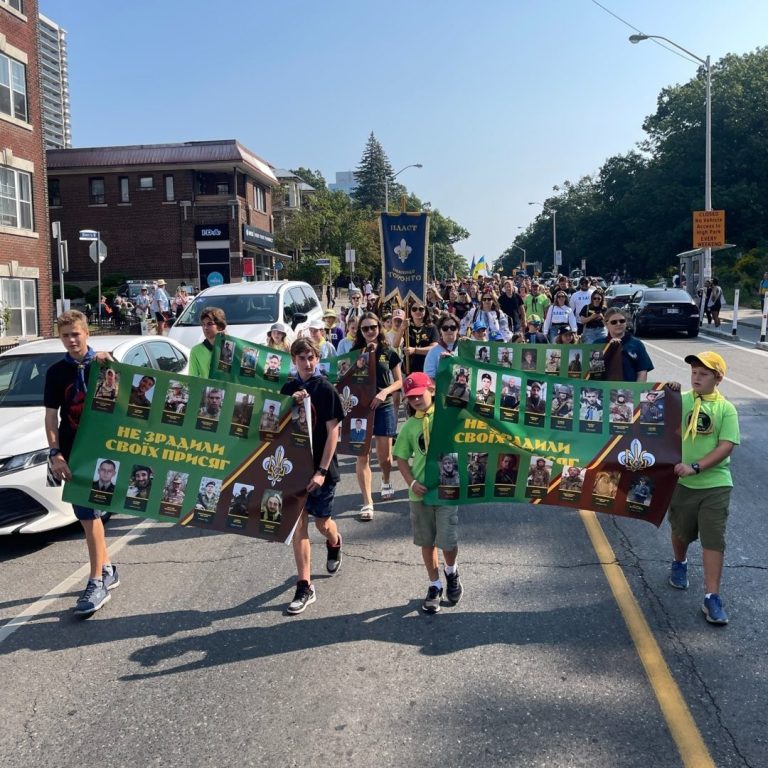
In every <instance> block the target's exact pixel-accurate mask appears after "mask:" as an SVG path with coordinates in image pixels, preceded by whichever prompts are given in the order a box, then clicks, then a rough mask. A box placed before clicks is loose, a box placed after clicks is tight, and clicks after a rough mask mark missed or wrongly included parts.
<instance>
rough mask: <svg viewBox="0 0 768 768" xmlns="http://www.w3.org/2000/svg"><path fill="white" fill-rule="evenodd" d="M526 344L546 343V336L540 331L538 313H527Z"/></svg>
mask: <svg viewBox="0 0 768 768" xmlns="http://www.w3.org/2000/svg"><path fill="white" fill-rule="evenodd" d="M525 343H526V344H546V343H547V337H546V336H545V335H544V334H543V333H542V332H541V318H540V317H539V316H538V315H535V314H534V315H528V330H527V331H526V334H525Z"/></svg>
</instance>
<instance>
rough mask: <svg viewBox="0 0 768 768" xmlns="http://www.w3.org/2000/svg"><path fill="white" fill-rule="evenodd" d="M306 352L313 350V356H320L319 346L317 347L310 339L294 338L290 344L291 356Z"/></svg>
mask: <svg viewBox="0 0 768 768" xmlns="http://www.w3.org/2000/svg"><path fill="white" fill-rule="evenodd" d="M307 352H314V354H315V357H317V358H318V359H319V358H320V347H318V346H317V344H315V343H314V342H313V341H312V340H311V339H307V338H301V339H296V341H294V342H293V344H291V357H296V356H297V355H302V354H306V353H307Z"/></svg>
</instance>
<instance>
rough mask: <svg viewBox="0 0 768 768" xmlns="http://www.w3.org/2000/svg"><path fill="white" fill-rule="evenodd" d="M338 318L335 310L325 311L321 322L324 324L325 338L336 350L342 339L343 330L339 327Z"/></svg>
mask: <svg viewBox="0 0 768 768" xmlns="http://www.w3.org/2000/svg"><path fill="white" fill-rule="evenodd" d="M338 320H339V316H338V314H337V313H336V310H335V309H326V310H325V312H323V322H324V323H325V336H326V338H327V339H328V341H330V342H331V344H333V348H334V349H337V350H338V347H339V342H340V341H341V340H342V339H343V338H344V329H343V328H342V327H341V326H340V325H339V322H338Z"/></svg>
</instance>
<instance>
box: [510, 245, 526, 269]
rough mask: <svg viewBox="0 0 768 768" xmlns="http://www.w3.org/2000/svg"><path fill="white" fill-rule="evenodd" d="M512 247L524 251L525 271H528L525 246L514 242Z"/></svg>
mask: <svg viewBox="0 0 768 768" xmlns="http://www.w3.org/2000/svg"><path fill="white" fill-rule="evenodd" d="M512 247H513V248H517V250H518V251H522V252H523V271H526V270H527V267H528V259H527V258H526V251H525V248H521V247H520V246H519V245H515V244H514V243H512Z"/></svg>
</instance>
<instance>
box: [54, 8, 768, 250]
mask: <svg viewBox="0 0 768 768" xmlns="http://www.w3.org/2000/svg"><path fill="white" fill-rule="evenodd" d="M600 2H601V4H602V5H604V6H606V7H607V8H608V9H609V10H610V11H612V12H613V13H615V14H617V15H618V16H620V17H622V18H623V19H625V20H626V21H628V22H629V23H630V24H631V25H632V26H633V27H634V28H635V29H637V30H640V31H642V32H644V33H646V34H657V35H663V36H665V37H668V38H670V39H672V40H674V41H675V42H677V43H678V44H680V45H682V46H684V47H685V48H688V49H689V50H691V51H693V52H694V53H695V54H696V55H698V56H700V57H701V58H705V57H706V56H707V55H710V56H711V57H712V60H713V61H716V60H717V59H719V58H720V57H722V56H723V55H725V54H726V53H737V54H742V53H746V52H748V51H751V50H754V49H755V48H756V47H757V46H759V45H764V44H766V31H768V2H766V0H727V2H723V0H600ZM40 10H41V12H42V13H44V14H45V15H47V16H49V17H50V18H51V19H53V20H54V21H56V22H58V23H59V24H61V25H62V26H63V27H64V28H65V29H66V30H67V32H68V46H69V65H70V70H69V74H70V95H71V106H72V137H73V144H74V145H75V146H81V147H82V146H100V145H119V144H151V143H163V142H176V141H193V140H205V139H224V138H235V139H238V140H239V141H241V142H242V143H243V144H244V145H245V146H247V147H248V148H249V149H251V150H252V151H254V152H256V153H257V154H258V155H260V156H261V157H263V158H264V159H265V160H267V161H268V162H270V163H272V164H273V165H275V166H277V167H283V168H296V167H298V166H305V167H308V168H312V169H319V170H321V171H322V172H323V174H324V176H325V177H326V179H327V180H328V181H333V180H334V178H335V172H336V171H342V170H353V169H354V168H355V166H356V165H357V163H358V161H359V159H360V156H361V154H362V151H363V148H364V145H365V142H366V139H367V137H368V134H369V133H370V132H371V131H373V132H374V133H375V134H376V136H377V138H378V139H379V141H381V143H382V145H383V146H384V149H385V151H386V152H387V155H388V156H389V159H390V161H391V163H392V166H393V167H394V169H395V170H396V171H397V170H399V169H400V168H402V167H403V166H405V165H408V164H410V163H423V165H424V167H423V168H422V169H421V170H419V169H409V170H407V171H405V172H404V173H403V174H402V175H401V176H400V177H399V179H398V180H399V181H402V182H403V183H404V184H405V185H406V186H407V187H408V188H409V189H410V190H411V191H413V192H414V193H416V194H417V195H418V196H419V197H420V198H421V199H422V200H424V201H430V202H431V203H432V205H433V207H435V208H439V209H440V211H441V212H442V213H443V214H445V215H447V216H450V217H451V218H453V219H454V220H456V221H457V222H458V223H459V224H461V225H463V226H464V227H466V228H467V229H468V230H469V231H470V233H471V237H470V239H468V240H466V241H463V242H461V243H459V244H458V246H457V249H458V251H459V252H460V253H463V254H464V255H465V256H467V257H468V258H471V257H472V255H476V256H480V255H481V254H484V255H485V256H486V257H488V258H490V259H495V258H497V257H498V256H499V255H500V254H501V252H502V251H503V250H504V249H505V248H506V247H507V246H508V245H509V244H510V243H511V242H512V240H513V239H514V237H515V235H516V234H517V227H518V226H524V225H527V224H528V223H529V222H530V221H531V219H533V218H534V217H535V216H536V214H537V212H538V211H540V210H541V209H540V208H537V207H536V206H528V205H527V202H528V201H529V200H543V199H544V198H545V197H547V196H548V195H550V194H551V193H552V188H553V186H555V185H558V184H561V183H562V182H563V181H564V180H566V179H570V180H573V181H575V180H577V179H578V178H580V177H582V176H584V175H585V174H589V173H593V172H595V171H596V170H597V169H598V168H599V167H600V165H601V164H602V162H603V161H604V160H605V159H606V158H607V157H609V156H611V155H614V154H617V153H623V152H626V151H628V150H630V149H632V148H633V146H634V145H635V143H636V142H637V141H639V140H641V139H642V138H643V132H642V128H641V126H642V122H643V119H644V118H645V116H646V115H648V114H651V113H652V112H653V111H655V107H656V98H657V96H658V94H659V92H660V90H661V89H662V88H663V87H665V86H667V85H672V84H675V83H682V82H686V81H687V80H689V79H690V78H691V77H693V76H694V75H695V72H696V67H695V65H694V64H693V63H690V62H688V61H686V60H684V59H683V58H680V57H678V56H676V55H673V54H672V53H669V52H668V51H666V50H664V49H662V48H661V47H659V46H657V45H655V44H654V43H652V42H650V41H646V42H644V43H641V44H639V45H631V44H630V43H629V42H628V41H627V37H628V35H630V34H632V32H633V31H634V30H633V29H630V28H629V27H627V26H626V25H625V24H623V23H622V22H621V21H619V20H617V19H616V18H614V17H613V16H611V15H610V14H609V13H607V12H606V11H604V10H602V9H601V8H600V7H598V5H596V4H595V3H594V2H592V0H477V2H474V3H467V2H466V0H462V1H459V0H439V1H438V0H431V1H430V0H421V1H420V2H416V1H415V0H409V1H408V2H406V1H405V0H391V1H390V2H387V3H382V2H379V3H374V2H369V1H368V0H302V1H301V2H299V1H297V0H278V1H277V2H263V1H262V0H223V1H222V2H218V3H217V2H210V0H131V2H117V0H40ZM702 110H703V105H702ZM713 147H714V149H713V151H714V152H717V139H716V137H714V140H713ZM703 153H704V148H703V146H702V164H703ZM715 202H716V201H715ZM558 245H559V246H560V247H562V248H563V250H564V251H566V250H567V247H568V244H567V243H565V242H563V243H558ZM583 255H585V254H574V256H575V257H577V258H578V257H581V256H583Z"/></svg>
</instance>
